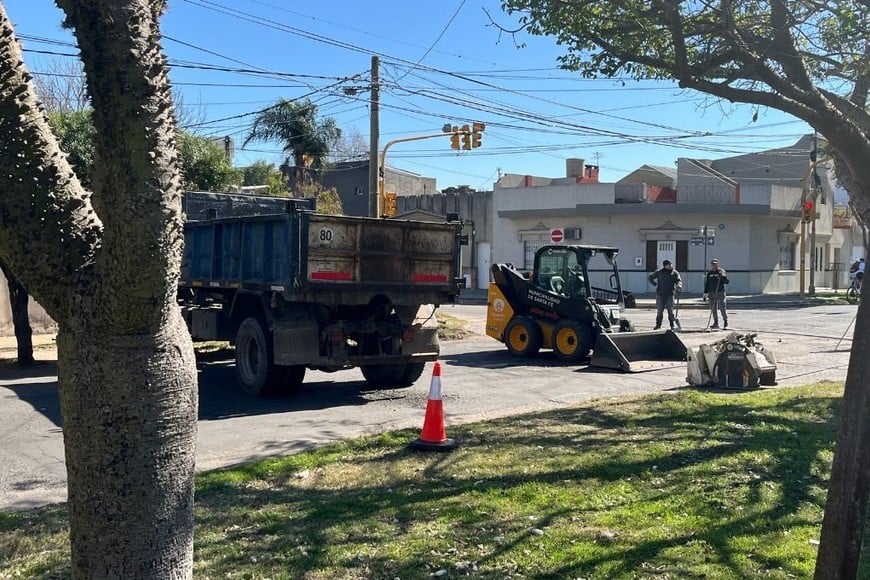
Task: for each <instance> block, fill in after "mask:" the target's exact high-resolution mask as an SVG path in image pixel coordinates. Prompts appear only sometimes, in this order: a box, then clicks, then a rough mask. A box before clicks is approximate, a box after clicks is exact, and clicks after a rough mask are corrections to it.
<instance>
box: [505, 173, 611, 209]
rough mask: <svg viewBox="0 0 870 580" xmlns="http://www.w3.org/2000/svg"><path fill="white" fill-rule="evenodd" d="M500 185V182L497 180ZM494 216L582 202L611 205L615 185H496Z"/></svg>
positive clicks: (569, 205) (568, 205)
mask: <svg viewBox="0 0 870 580" xmlns="http://www.w3.org/2000/svg"><path fill="white" fill-rule="evenodd" d="M499 183H501V180H499ZM493 195H494V203H495V211H496V213H498V212H501V211H515V210H521V211H528V210H531V211H543V210H554V209H555V210H560V211H565V210H569V211H571V212H573V211H574V210H575V208H576V206H577V205H581V204H584V203H590V204H591V203H605V204H611V203H614V201H615V199H616V184H614V183H595V184H592V183H584V184H578V183H572V184H570V185H543V186H534V187H502V186H500V185H499V184H496V188H495V192H494V194H493Z"/></svg>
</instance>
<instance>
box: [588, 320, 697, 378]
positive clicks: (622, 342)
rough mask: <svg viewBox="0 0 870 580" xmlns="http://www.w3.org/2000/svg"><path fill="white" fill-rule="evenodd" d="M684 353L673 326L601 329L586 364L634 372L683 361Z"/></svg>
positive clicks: (683, 345)
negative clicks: (649, 328)
mask: <svg viewBox="0 0 870 580" xmlns="http://www.w3.org/2000/svg"><path fill="white" fill-rule="evenodd" d="M687 354H688V349H687V348H686V345H685V344H684V343H683V341H682V340H681V339H680V337H679V336H678V335H677V334H676V333H675V332H674V331H673V330H654V331H649V332H613V333H602V334H601V335H600V336H599V337H598V341H597V342H596V344H595V349H594V351H593V353H592V358H591V360H590V361H589V366H592V367H600V368H605V369H614V370H618V371H623V372H628V373H637V372H642V371H653V370H658V369H663V368H671V367H676V366H680V365H683V364H686V356H687Z"/></svg>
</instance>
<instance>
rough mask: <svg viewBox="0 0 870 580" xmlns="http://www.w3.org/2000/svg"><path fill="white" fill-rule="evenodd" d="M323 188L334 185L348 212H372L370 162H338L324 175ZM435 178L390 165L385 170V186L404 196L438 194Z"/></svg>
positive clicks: (357, 214) (345, 210) (361, 214)
mask: <svg viewBox="0 0 870 580" xmlns="http://www.w3.org/2000/svg"><path fill="white" fill-rule="evenodd" d="M321 183H322V184H323V185H324V187H334V188H335V189H336V191H338V195H339V197H341V203H342V207H343V208H344V214H345V215H352V216H366V215H368V212H369V197H368V192H369V162H368V161H349V162H347V163H338V164H336V165H335V166H334V167H332V168H330V169H328V170H327V171H325V172H324V173H323V175H322V177H321ZM435 186H436V182H435V179H434V178H431V177H423V176H422V175H417V174H414V173H410V172H407V171H398V170H396V169H392V168H390V167H387V168H386V172H385V173H384V189H385V190H386V191H395V192H396V193H398V194H399V195H400V196H401V195H424V194H432V193H436V192H437V190H436V187H435Z"/></svg>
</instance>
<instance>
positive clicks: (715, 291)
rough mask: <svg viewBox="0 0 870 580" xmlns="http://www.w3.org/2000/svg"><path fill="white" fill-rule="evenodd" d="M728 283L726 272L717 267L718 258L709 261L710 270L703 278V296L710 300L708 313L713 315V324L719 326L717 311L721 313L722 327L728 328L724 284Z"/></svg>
mask: <svg viewBox="0 0 870 580" xmlns="http://www.w3.org/2000/svg"><path fill="white" fill-rule="evenodd" d="M727 285H728V273H727V272H726V271H725V269H724V268H720V267H719V260H713V261H712V262H710V270H709V271H708V272H707V277H706V279H705V280H704V298H705V299H709V300H710V313H711V314H712V316H713V326H711V327H710V328H719V313H720V312H721V313H722V328H728V312H727V311H726V310H725V306H726V303H727V300H726V296H725V286H727Z"/></svg>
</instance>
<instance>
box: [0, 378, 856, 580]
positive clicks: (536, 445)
mask: <svg viewBox="0 0 870 580" xmlns="http://www.w3.org/2000/svg"><path fill="white" fill-rule="evenodd" d="M578 380H580V379H578ZM841 394H842V386H841V385H838V384H830V383H829V384H816V385H811V386H807V387H803V388H788V389H785V388H784V389H769V390H763V391H755V392H747V393H738V392H724V393H709V392H699V391H694V390H686V391H683V392H679V393H671V394H660V395H653V396H648V397H643V398H631V399H608V400H602V401H598V402H593V403H590V404H587V405H584V406H582V407H575V408H569V409H563V410H558V411H550V412H543V413H536V414H530V415H522V416H517V417H510V418H506V419H500V420H496V421H491V422H486V423H477V424H470V425H465V426H461V427H453V426H450V425H449V424H448V434H449V435H450V436H452V437H456V438H458V439H460V440H461V445H460V447H459V449H458V450H456V451H454V452H452V453H449V454H424V453H419V452H414V451H411V450H409V449H408V448H407V443H408V442H409V441H410V440H412V439H413V438H414V437H416V435H417V432H412V431H400V432H392V433H387V434H384V435H381V436H377V437H372V438H366V439H360V440H354V441H350V442H347V443H343V444H338V445H332V446H329V447H324V448H322V449H319V450H317V451H313V452H309V453H301V454H298V455H293V456H290V457H286V458H282V459H275V460H267V461H261V462H257V463H251V464H247V465H245V466H243V467H240V468H238V469H232V470H223V471H214V472H210V473H205V474H202V475H200V476H199V477H198V480H197V529H196V570H195V575H196V577H197V578H227V577H233V578H272V579H278V578H287V579H290V578H293V579H295V578H305V579H324V580H325V579H337V578H340V579H357V578H358V579H368V578H385V579H393V578H401V579H403V580H405V579H414V578H429V577H443V578H459V577H472V578H499V579H500V578H553V579H562V578H565V579H567V578H602V579H603V578H607V579H610V578H655V579H665V578H669V579H694V578H698V579H700V578H705V579H713V578H808V577H811V575H812V571H813V566H814V562H815V557H816V551H817V546H816V543H817V540H818V537H819V530H820V524H821V518H822V512H823V506H824V500H825V494H826V491H825V489H826V482H827V478H828V474H829V467H830V463H831V458H832V449H833V443H834V439H835V418H836V415H837V409H838V405H839V397H840V396H841ZM421 417H422V413H421ZM64 527H65V515H64V511H63V509H62V507H49V508H43V509H38V510H33V511H29V512H19V513H7V514H0V577H3V578H6V577H9V578H31V577H48V576H51V577H58V576H61V577H62V576H63V575H64V573H65V570H66V569H67V563H68V555H67V550H68V545H67V539H66V533H65V531H64Z"/></svg>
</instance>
